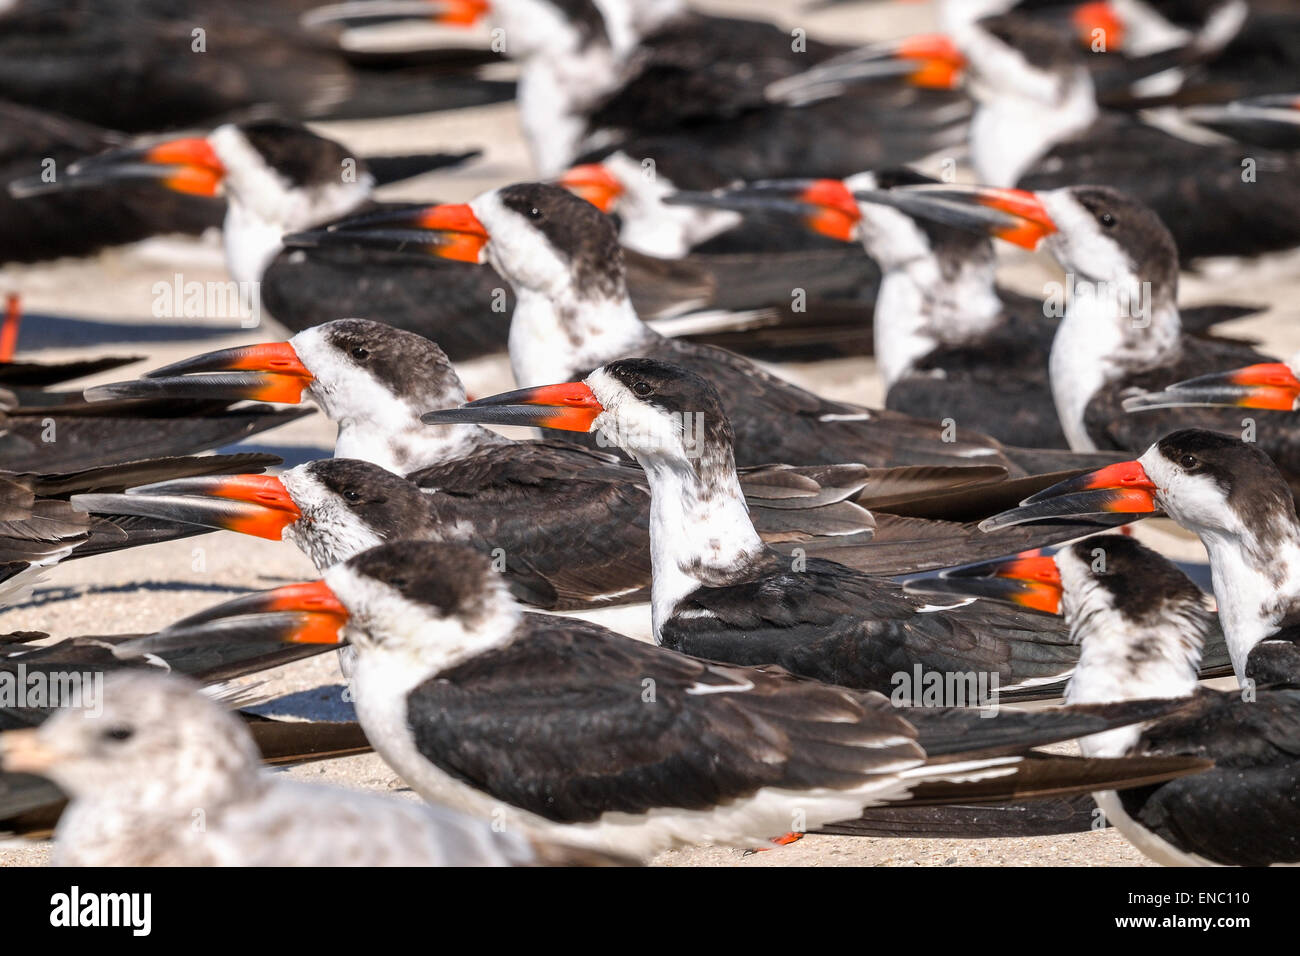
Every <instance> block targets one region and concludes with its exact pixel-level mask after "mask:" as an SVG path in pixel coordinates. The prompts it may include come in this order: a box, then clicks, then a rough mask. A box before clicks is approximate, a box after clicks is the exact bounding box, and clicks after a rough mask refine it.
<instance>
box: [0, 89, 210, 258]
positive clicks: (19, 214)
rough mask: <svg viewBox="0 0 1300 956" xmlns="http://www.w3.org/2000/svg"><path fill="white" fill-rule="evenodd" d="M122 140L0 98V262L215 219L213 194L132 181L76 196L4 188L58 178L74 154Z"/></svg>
mask: <svg viewBox="0 0 1300 956" xmlns="http://www.w3.org/2000/svg"><path fill="white" fill-rule="evenodd" d="M122 139H123V137H122V136H121V135H120V134H117V133H113V132H110V131H109V130H104V129H100V128H99V127H97V126H92V125H90V124H89V123H82V122H78V121H77V120H72V119H68V118H67V117H64V116H57V115H55V114H52V113H46V112H43V111H41V110H36V109H31V108H29V107H26V106H19V105H18V104H16V103H4V102H0V262H39V261H41V260H44V259H56V258H59V257H61V256H83V255H89V254H91V253H93V252H96V251H98V250H99V249H101V248H103V247H105V246H112V245H118V244H120V243H126V242H134V241H136V240H139V239H144V238H146V237H148V236H152V235H157V234H159V233H185V234H189V235H198V234H200V233H202V232H203V231H204V230H206V229H211V228H215V227H218V226H220V225H221V217H222V214H223V212H224V209H223V207H222V203H221V202H220V201H219V200H216V199H214V198H212V197H207V196H195V195H192V194H188V193H180V192H176V191H174V190H169V189H161V188H159V187H158V186H157V185H156V184H154V183H148V182H143V181H139V180H137V181H135V182H125V181H124V182H121V183H119V184H117V185H116V186H115V187H114V188H111V189H107V188H106V189H86V190H83V191H80V192H78V193H77V194H76V195H65V194H63V193H60V192H50V193H46V194H44V195H32V196H27V197H25V198H18V197H16V196H13V195H11V193H10V186H11V184H12V183H14V182H16V181H21V180H29V181H30V180H33V179H34V180H35V181H36V182H37V183H39V182H40V181H41V179H42V178H44V179H46V180H48V179H50V177H54V178H55V180H56V181H57V177H58V176H59V175H60V174H62V173H63V172H65V171H66V170H67V167H68V166H69V165H71V164H72V163H73V162H75V161H76V160H78V159H80V158H81V157H83V156H86V155H88V154H92V153H98V152H102V151H103V150H106V149H112V148H115V147H119V146H121V145H122ZM19 191H20V192H21V188H20V189H19Z"/></svg>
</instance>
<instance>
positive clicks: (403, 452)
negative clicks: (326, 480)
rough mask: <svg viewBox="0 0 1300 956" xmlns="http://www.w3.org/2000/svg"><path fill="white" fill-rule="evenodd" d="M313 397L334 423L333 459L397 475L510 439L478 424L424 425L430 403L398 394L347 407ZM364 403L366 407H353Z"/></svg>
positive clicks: (453, 458) (322, 398)
mask: <svg viewBox="0 0 1300 956" xmlns="http://www.w3.org/2000/svg"><path fill="white" fill-rule="evenodd" d="M313 397H315V398H316V402H317V404H318V405H320V406H321V407H322V408H323V409H324V411H325V413H326V414H327V415H328V416H329V417H330V418H331V419H333V420H334V421H335V423H337V425H338V428H339V434H338V438H337V439H336V440H335V442H334V457H335V458H355V459H357V460H359V461H368V462H370V463H372V464H375V465H378V466H379V467H381V468H386V469H387V470H388V471H391V472H393V473H395V474H398V475H406V474H410V473H411V472H413V471H418V470H419V469H421V468H429V467H432V466H434V465H441V464H443V463H445V462H448V461H454V460H455V459H458V458H464V457H465V456H467V455H469V454H470V453H472V452H473V451H475V450H476V449H478V448H481V447H483V446H484V445H488V444H496V443H500V442H504V441H508V440H509V439H506V438H503V437H502V436H500V435H498V434H496V433H495V432H492V431H489V430H488V429H486V428H482V427H480V426H478V425H426V424H424V422H422V421H420V415H421V414H423V413H424V412H427V411H430V410H431V408H432V406H430V408H418V409H417V408H413V407H412V406H411V405H410V404H409V403H407V402H406V401H403V400H402V399H399V398H395V397H393V396H391V395H389V396H387V400H386V401H382V402H378V403H371V404H364V403H355V407H354V403H351V402H350V403H349V410H347V411H340V410H337V409H335V408H332V407H331V405H332V403H331V401H330V398H329V396H319V397H318V396H316V395H315V393H314V392H313ZM361 407H364V411H357V410H355V409H356V408H361Z"/></svg>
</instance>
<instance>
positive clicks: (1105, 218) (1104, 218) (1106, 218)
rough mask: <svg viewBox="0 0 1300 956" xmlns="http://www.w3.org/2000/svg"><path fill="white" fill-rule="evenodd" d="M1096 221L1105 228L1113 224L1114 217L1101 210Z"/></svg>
mask: <svg viewBox="0 0 1300 956" xmlns="http://www.w3.org/2000/svg"><path fill="white" fill-rule="evenodd" d="M1097 221H1098V222H1100V223H1101V224H1102V225H1103V226H1105V227H1106V228H1107V229H1109V228H1110V227H1111V226H1113V225H1115V217H1114V216H1112V215H1111V214H1110V213H1108V212H1103V213H1102V214H1101V215H1100V216H1098V217H1097Z"/></svg>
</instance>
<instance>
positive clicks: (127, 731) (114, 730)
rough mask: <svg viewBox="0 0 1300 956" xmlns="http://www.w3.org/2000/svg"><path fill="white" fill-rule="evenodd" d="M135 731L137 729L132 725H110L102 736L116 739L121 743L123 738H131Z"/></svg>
mask: <svg viewBox="0 0 1300 956" xmlns="http://www.w3.org/2000/svg"><path fill="white" fill-rule="evenodd" d="M134 733H135V731H134V730H133V729H131V728H130V727H123V726H117V727H109V728H108V729H107V730H105V731H104V733H103V735H102V736H103V738H104V739H105V740H115V741H117V742H119V743H121V742H122V741H123V740H130V739H131V736H132V735H133V734H134Z"/></svg>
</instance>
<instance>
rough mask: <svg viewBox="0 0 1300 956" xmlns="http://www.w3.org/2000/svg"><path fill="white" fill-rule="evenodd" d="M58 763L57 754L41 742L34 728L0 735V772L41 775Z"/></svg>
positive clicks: (37, 731) (38, 732)
mask: <svg viewBox="0 0 1300 956" xmlns="http://www.w3.org/2000/svg"><path fill="white" fill-rule="evenodd" d="M58 762H59V754H58V753H57V752H56V751H54V750H51V749H50V748H49V747H47V746H46V745H45V744H44V743H42V741H41V737H40V731H39V730H38V729H36V728H30V729H23V730H10V731H6V732H5V733H3V734H0V770H3V771H4V772H6V773H32V774H37V775H41V774H44V773H45V772H46V771H48V770H49V769H50V768H51V767H53V766H55V765H56V764H57V763H58Z"/></svg>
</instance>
